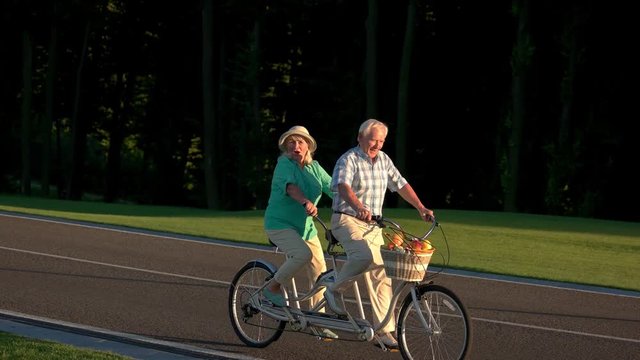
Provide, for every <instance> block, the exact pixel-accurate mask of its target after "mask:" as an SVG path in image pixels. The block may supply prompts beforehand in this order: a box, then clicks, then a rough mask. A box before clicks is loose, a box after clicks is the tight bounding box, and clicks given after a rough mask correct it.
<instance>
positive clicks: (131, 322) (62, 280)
mask: <svg viewBox="0 0 640 360" xmlns="http://www.w3.org/2000/svg"><path fill="white" fill-rule="evenodd" d="M454 255H455V254H454ZM254 258H263V259H267V260H270V261H272V262H274V263H276V264H280V263H281V261H282V255H281V254H274V253H273V252H271V251H267V250H265V249H259V248H250V247H240V246H233V245H229V244H224V243H222V242H215V241H210V240H205V239H194V238H187V237H181V236H175V235H169V234H152V233H144V232H139V231H137V230H126V229H122V228H114V227H101V226H98V225H92V224H82V223H68V222H65V221H59V220H47V219H43V218H40V219H36V218H30V217H23V216H19V215H18V216H16V215H12V214H8V213H0V310H6V311H9V312H15V313H21V314H29V315H32V316H36V317H44V318H48V319H56V320H59V321H61V322H65V323H69V324H78V325H79V326H81V327H91V328H92V327H95V328H100V329H108V330H110V331H113V332H117V333H124V334H131V335H132V336H136V337H139V338H149V339H156V340H158V341H163V342H168V343H179V344H182V345H184V346H186V347H192V348H199V349H207V350H210V351H212V352H214V351H215V352H220V353H227V354H232V355H234V354H235V355H237V356H240V357H256V358H262V359H296V360H303V359H326V358H330V359H334V358H352V359H370V360H374V359H400V358H401V357H400V354H399V353H397V352H383V351H381V350H379V349H378V348H376V347H374V346H373V343H370V342H359V341H333V342H322V341H318V340H316V339H315V338H314V337H312V336H309V335H305V334H300V333H295V332H287V333H285V334H284V335H283V336H282V337H281V338H280V340H279V341H277V342H275V343H273V344H271V345H270V346H269V347H267V348H264V349H252V348H248V347H246V346H245V345H244V344H243V343H242V342H241V341H240V340H239V339H238V338H237V337H236V335H235V333H234V332H233V330H232V327H231V325H230V322H229V320H228V311H227V295H228V285H229V282H230V281H231V279H232V278H233V275H234V274H235V272H236V271H237V270H238V269H239V268H240V267H241V266H242V265H243V264H244V263H245V262H247V261H248V260H250V259H254ZM436 283H438V284H441V285H444V286H446V287H448V288H450V289H451V290H453V291H454V292H455V293H456V294H457V295H458V296H459V297H460V299H461V300H462V301H463V303H464V304H465V305H466V307H467V310H468V311H469V313H470V316H471V318H472V325H473V336H474V337H473V344H472V348H471V354H470V356H469V358H470V359H491V360H495V359H594V360H595V359H598V360H601V359H640V294H639V293H637V292H619V291H618V292H616V291H611V292H609V291H606V289H598V288H584V289H576V288H573V287H571V286H564V285H560V284H551V283H528V282H520V281H511V280H509V279H504V278H499V279H495V278H492V277H485V276H483V275H481V274H478V275H477V276H467V275H466V274H460V273H451V274H449V273H444V274H441V275H440V276H439V277H438V278H436ZM345 337H346V336H343V338H345Z"/></svg>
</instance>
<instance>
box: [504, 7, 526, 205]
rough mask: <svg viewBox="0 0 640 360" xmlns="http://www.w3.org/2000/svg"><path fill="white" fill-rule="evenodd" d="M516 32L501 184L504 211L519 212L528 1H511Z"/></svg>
mask: <svg viewBox="0 0 640 360" xmlns="http://www.w3.org/2000/svg"><path fill="white" fill-rule="evenodd" d="M513 9H514V11H515V14H514V15H515V16H517V25H518V30H517V33H516V44H515V46H514V49H513V54H512V60H511V66H512V83H511V84H512V85H511V86H512V112H511V132H510V135H509V141H508V145H507V164H506V165H507V169H506V178H505V182H504V185H503V186H504V192H505V194H504V210H505V211H517V210H518V190H519V189H518V183H519V178H520V156H521V152H522V136H523V133H524V124H525V120H526V91H525V88H526V77H527V72H528V71H529V67H530V64H531V58H532V56H533V45H532V44H531V37H530V33H529V1H528V0H514V4H513Z"/></svg>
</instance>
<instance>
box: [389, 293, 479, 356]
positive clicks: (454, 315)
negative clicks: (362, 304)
mask: <svg viewBox="0 0 640 360" xmlns="http://www.w3.org/2000/svg"><path fill="white" fill-rule="evenodd" d="M416 290H417V295H418V299H419V300H420V301H419V303H420V305H419V306H420V312H421V313H422V314H423V315H424V318H425V320H426V321H427V323H428V324H429V325H430V327H431V330H427V329H425V327H424V325H423V322H422V319H421V318H422V316H420V314H419V313H418V311H417V310H416V307H415V306H414V302H413V298H412V297H411V293H409V294H407V296H406V297H405V299H404V301H403V303H402V307H401V309H400V315H399V320H398V345H399V347H400V352H401V353H402V357H403V358H404V359H452V360H458V359H464V357H465V356H466V354H467V351H468V350H469V347H470V344H471V323H470V321H469V317H468V316H467V311H466V309H465V308H464V306H463V305H462V302H461V301H460V299H459V298H458V297H457V296H456V295H455V294H454V293H453V292H452V291H451V290H449V289H447V288H445V287H442V286H439V285H426V284H424V285H419V286H418V287H417V289H416ZM428 309H431V314H432V316H429V310H428Z"/></svg>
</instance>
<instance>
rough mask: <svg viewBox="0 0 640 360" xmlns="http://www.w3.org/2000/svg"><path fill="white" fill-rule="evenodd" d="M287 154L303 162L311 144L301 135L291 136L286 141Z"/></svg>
mask: <svg viewBox="0 0 640 360" xmlns="http://www.w3.org/2000/svg"><path fill="white" fill-rule="evenodd" d="M285 144H286V146H287V147H286V149H287V156H288V157H289V158H291V159H293V160H295V161H297V162H298V163H300V164H302V163H303V161H304V157H305V156H306V155H307V152H308V151H309V144H307V142H306V141H305V140H304V138H302V137H300V136H289V138H288V139H287V140H286V141H285Z"/></svg>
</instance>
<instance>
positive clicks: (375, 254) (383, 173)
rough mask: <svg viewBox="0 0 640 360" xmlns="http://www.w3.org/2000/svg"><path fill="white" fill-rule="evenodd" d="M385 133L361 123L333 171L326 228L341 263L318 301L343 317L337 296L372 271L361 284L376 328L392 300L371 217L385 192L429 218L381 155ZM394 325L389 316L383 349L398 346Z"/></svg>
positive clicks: (371, 121)
mask: <svg viewBox="0 0 640 360" xmlns="http://www.w3.org/2000/svg"><path fill="white" fill-rule="evenodd" d="M387 133H388V127H387V126H386V125H385V124H384V123H382V122H380V121H378V120H375V119H369V120H367V121H365V122H364V123H362V125H361V126H360V130H359V131H358V146H356V147H354V148H352V149H350V150H348V151H347V152H346V153H344V154H343V155H342V156H341V157H340V158H339V159H338V161H337V163H336V166H335V168H334V170H333V176H332V182H331V191H333V193H334V196H333V206H332V207H333V216H332V218H331V227H332V233H333V234H334V235H335V237H336V238H337V239H338V241H340V243H341V244H342V246H343V247H344V249H345V251H346V253H347V262H346V263H345V264H344V266H343V267H342V270H341V271H340V273H339V275H338V277H337V279H336V281H335V283H334V284H332V285H331V286H330V287H329V288H328V289H327V291H326V292H325V295H324V296H325V298H326V300H327V303H328V305H329V307H330V308H331V309H332V310H333V311H334V312H335V313H336V314H340V315H344V314H346V311H345V309H344V306H343V301H342V292H343V291H344V290H345V289H346V288H347V287H348V286H349V284H351V283H352V282H353V281H354V280H355V277H356V276H358V275H360V274H362V273H363V272H365V271H366V270H367V269H369V267H373V270H372V271H370V272H367V273H366V274H364V278H365V282H366V286H367V290H368V292H369V298H370V300H371V307H372V310H373V320H374V324H373V325H374V326H376V327H377V326H378V325H379V324H380V323H381V322H382V320H383V319H384V317H385V315H386V314H387V311H388V309H389V306H390V302H391V297H392V288H391V279H389V278H388V277H387V275H386V273H385V271H384V268H383V267H382V266H381V265H382V264H383V261H382V255H381V254H380V246H381V245H383V244H384V239H383V236H382V230H381V229H380V228H379V227H378V226H376V225H375V224H372V223H371V219H372V217H375V216H381V215H382V206H383V202H384V197H385V193H386V190H387V189H389V190H391V191H394V192H396V191H397V192H398V193H399V194H400V196H402V198H403V199H405V200H406V201H407V202H408V203H409V204H411V205H412V206H413V207H414V208H416V210H417V211H418V213H419V214H420V217H421V218H422V219H424V220H425V221H429V220H431V219H432V218H433V211H431V210H429V209H427V208H426V207H425V206H424V205H423V204H422V202H421V201H420V199H419V198H418V196H417V195H416V193H415V191H414V190H413V188H412V187H411V185H409V183H408V182H407V180H405V179H404V178H403V177H402V175H401V174H400V172H399V171H398V169H397V168H396V167H395V166H394V165H393V161H391V159H390V158H389V156H388V155H387V154H385V153H384V152H382V151H381V149H382V146H383V145H384V141H385V138H386V137H387ZM394 319H395V316H394V317H392V318H391V320H390V321H389V322H388V323H387V324H386V325H385V326H384V327H383V328H381V329H380V330H379V331H378V334H377V335H378V336H379V339H380V341H382V343H383V344H385V346H387V347H389V348H396V347H397V346H398V342H397V341H396V339H395V338H394V337H393V335H392V334H391V333H392V332H394V331H395V328H396V324H395V320H394Z"/></svg>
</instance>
